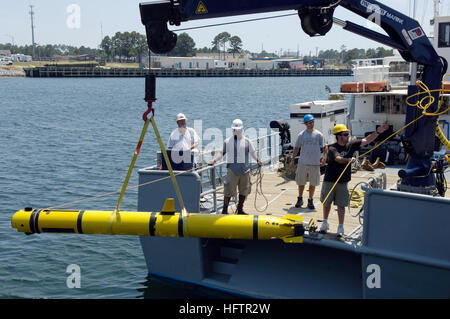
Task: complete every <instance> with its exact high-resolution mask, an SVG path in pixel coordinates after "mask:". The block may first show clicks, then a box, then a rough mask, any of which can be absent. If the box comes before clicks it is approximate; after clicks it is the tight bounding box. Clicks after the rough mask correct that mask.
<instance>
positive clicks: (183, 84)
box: [0, 77, 350, 298]
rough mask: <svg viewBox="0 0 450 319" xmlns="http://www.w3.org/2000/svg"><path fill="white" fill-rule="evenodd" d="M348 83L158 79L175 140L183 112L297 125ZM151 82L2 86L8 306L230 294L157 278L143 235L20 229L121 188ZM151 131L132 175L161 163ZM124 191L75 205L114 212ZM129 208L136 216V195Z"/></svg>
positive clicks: (1, 206)
mask: <svg viewBox="0 0 450 319" xmlns="http://www.w3.org/2000/svg"><path fill="white" fill-rule="evenodd" d="M348 80H350V78H348V77H333V78H326V77H310V78H295V77H294V78H213V79H209V78H198V79H195V78H193V79H188V78H186V79H157V91H156V94H157V98H158V100H157V102H156V104H155V107H156V121H157V124H158V127H159V129H160V132H161V135H162V137H163V140H164V141H167V139H168V137H169V134H170V132H171V131H172V130H173V129H174V127H175V125H176V124H175V117H176V114H177V113H178V112H183V113H185V114H186V116H187V117H188V119H189V120H188V125H193V120H203V129H204V130H205V129H207V128H212V127H217V128H219V129H221V130H225V128H227V127H229V126H230V125H231V122H232V120H233V119H234V118H236V117H239V118H241V119H242V120H243V121H244V125H245V126H246V127H254V128H268V124H269V122H270V121H271V120H275V119H286V120H287V119H288V118H289V105H290V104H292V103H298V102H304V101H309V100H315V99H326V98H327V94H326V91H325V85H328V86H329V87H330V88H331V89H332V91H334V92H336V91H337V90H338V89H339V84H340V83H341V82H342V81H348ZM143 97H144V79H143V78H137V79H134V78H129V79H28V78H8V79H0V148H1V154H2V155H3V156H1V157H0V187H1V188H0V189H1V191H0V298H184V297H194V298H195V297H218V296H219V297H226V295H223V294H218V293H215V292H212V291H210V290H207V289H200V288H197V287H192V286H189V285H180V284H178V283H174V282H170V281H166V280H160V279H157V278H154V277H150V276H147V268H146V265H145V260H144V257H143V253H142V250H141V246H140V243H139V239H138V237H131V236H100V235H98V236H97V235H57V234H41V235H33V236H25V235H24V234H22V233H17V232H16V230H15V229H12V228H11V217H12V215H13V213H14V212H15V211H17V210H19V209H22V208H24V207H27V206H31V207H33V208H44V207H50V206H56V205H58V204H62V203H67V202H71V201H75V200H80V199H84V198H88V197H91V196H94V195H98V194H104V193H108V192H111V191H116V190H120V188H121V186H122V183H123V180H124V178H125V175H126V172H127V170H128V166H129V164H130V161H131V157H132V155H133V152H134V148H135V146H136V143H137V140H138V138H139V135H140V131H141V129H142V125H143V121H142V120H141V115H142V113H143V112H144V111H145V110H146V105H145V103H144V101H143ZM156 150H157V142H156V140H155V138H154V133H153V130H152V129H151V126H150V127H149V131H148V133H147V136H146V139H145V141H144V144H143V146H142V150H141V154H140V155H139V158H138V160H137V162H136V166H135V170H134V172H133V175H132V178H131V179H130V183H129V185H130V186H134V185H137V183H138V175H137V170H138V169H139V168H143V167H146V166H149V165H152V164H153V163H154V160H155V151H156ZM117 199H118V195H113V196H109V197H104V198H100V199H96V200H94V201H88V202H83V203H80V204H77V205H74V206H67V207H65V208H67V209H69V208H72V209H91V210H92V209H98V210H112V209H114V207H115V205H116V202H117ZM121 209H122V210H136V209H137V191H136V190H132V191H128V192H127V193H126V195H125V198H124V200H123V202H122V206H121ZM70 264H77V265H79V266H80V267H81V288H80V289H69V288H67V286H66V279H67V276H69V274H68V273H66V268H67V266H68V265H70Z"/></svg>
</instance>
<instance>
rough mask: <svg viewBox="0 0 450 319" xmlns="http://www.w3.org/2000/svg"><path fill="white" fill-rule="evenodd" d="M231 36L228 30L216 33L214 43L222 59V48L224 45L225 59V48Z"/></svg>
mask: <svg viewBox="0 0 450 319" xmlns="http://www.w3.org/2000/svg"><path fill="white" fill-rule="evenodd" d="M230 38H231V34H229V33H228V32H222V33H219V34H218V35H216V36H215V37H214V39H213V41H212V45H213V48H214V49H215V50H216V51H217V52H219V59H220V49H221V48H222V47H223V57H224V59H225V52H226V51H225V48H226V45H227V43H228V41H230Z"/></svg>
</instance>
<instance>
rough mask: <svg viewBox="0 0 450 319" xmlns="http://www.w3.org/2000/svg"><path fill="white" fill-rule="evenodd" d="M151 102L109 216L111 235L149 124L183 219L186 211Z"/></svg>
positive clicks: (118, 217)
mask: <svg viewBox="0 0 450 319" xmlns="http://www.w3.org/2000/svg"><path fill="white" fill-rule="evenodd" d="M152 102H153V101H148V110H147V112H145V113H144V116H143V119H144V121H145V124H144V127H143V128H142V131H141V136H140V137H139V142H138V144H137V146H136V150H135V151H134V154H133V158H132V160H131V164H130V167H129V168H128V172H127V176H126V177H125V181H124V183H123V185H122V190H121V192H120V196H119V200H118V201H117V205H116V208H115V209H114V211H113V213H112V214H111V218H110V219H109V225H108V231H109V233H112V225H113V223H114V219H116V218H117V219H118V220H120V213H119V212H120V204H121V203H122V199H123V196H124V194H125V191H126V189H127V186H128V181H129V180H130V176H131V172H132V171H133V168H134V164H135V163H136V159H137V157H138V155H139V153H140V150H141V146H142V142H143V141H144V137H145V134H146V133H147V128H148V125H149V123H150V122H151V123H152V126H153V129H154V131H155V134H156V138H157V140H158V143H159V146H160V148H161V151H162V153H163V156H164V160H165V162H166V164H167V168H168V170H169V174H170V178H171V180H172V184H173V187H174V188H175V192H176V194H177V198H178V201H179V202H180V207H181V214H182V216H183V217H184V215H186V209H185V207H184V202H183V198H182V197H181V192H180V188H179V187H178V183H177V180H176V179H175V175H174V173H173V169H172V166H171V165H170V161H169V157H168V156H167V152H166V149H165V147H164V143H163V142H162V139H161V135H160V134H159V130H158V127H157V126H156V122H155V118H154V113H153V109H152ZM150 112H152V116H151V117H150V119H148V118H147V115H148V113H150Z"/></svg>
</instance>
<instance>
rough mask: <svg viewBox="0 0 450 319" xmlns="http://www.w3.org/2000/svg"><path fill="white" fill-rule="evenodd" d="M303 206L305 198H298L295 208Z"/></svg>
mask: <svg viewBox="0 0 450 319" xmlns="http://www.w3.org/2000/svg"><path fill="white" fill-rule="evenodd" d="M302 205H303V198H302V197H297V203H296V204H295V208H300V207H302Z"/></svg>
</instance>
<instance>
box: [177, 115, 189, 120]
mask: <svg viewBox="0 0 450 319" xmlns="http://www.w3.org/2000/svg"><path fill="white" fill-rule="evenodd" d="M181 120H187V117H186V116H184V114H183V113H178V114H177V122H178V121H181Z"/></svg>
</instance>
